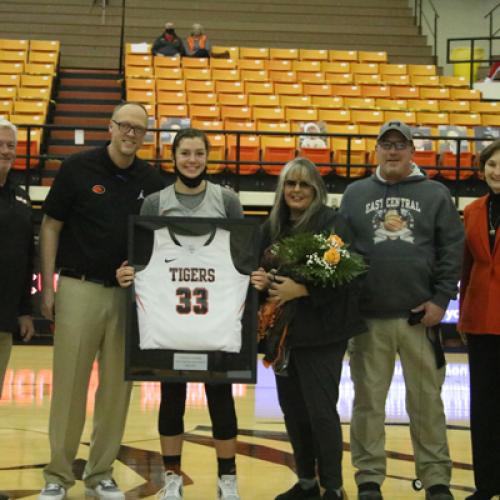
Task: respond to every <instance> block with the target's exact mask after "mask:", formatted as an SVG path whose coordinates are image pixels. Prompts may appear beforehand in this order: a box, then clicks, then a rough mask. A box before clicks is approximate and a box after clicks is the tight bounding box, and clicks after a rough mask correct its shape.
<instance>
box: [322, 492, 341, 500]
mask: <svg viewBox="0 0 500 500" xmlns="http://www.w3.org/2000/svg"><path fill="white" fill-rule="evenodd" d="M343 499H344V494H343V493H342V491H341V492H340V493H337V492H336V491H335V490H326V491H325V492H324V493H323V500H343Z"/></svg>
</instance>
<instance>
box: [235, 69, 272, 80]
mask: <svg viewBox="0 0 500 500" xmlns="http://www.w3.org/2000/svg"><path fill="white" fill-rule="evenodd" d="M240 78H241V81H242V82H267V81H268V80H269V75H268V73H267V71H266V70H263V69H260V70H254V69H244V70H240Z"/></svg>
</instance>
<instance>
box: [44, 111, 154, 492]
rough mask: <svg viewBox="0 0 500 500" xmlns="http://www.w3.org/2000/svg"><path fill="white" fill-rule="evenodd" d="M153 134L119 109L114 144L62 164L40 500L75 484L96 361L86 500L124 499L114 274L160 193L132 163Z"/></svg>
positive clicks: (52, 254) (54, 227)
mask: <svg viewBox="0 0 500 500" xmlns="http://www.w3.org/2000/svg"><path fill="white" fill-rule="evenodd" d="M146 125H147V113H146V110H145V109H144V108H143V107H142V106H141V105H139V104H133V103H125V104H121V105H119V106H118V107H117V108H115V110H114V112H113V115H112V117H111V121H110V125H109V131H110V134H111V142H110V143H109V144H108V145H107V146H105V147H102V148H97V149H93V150H90V151H84V152H82V153H78V154H75V155H73V156H71V157H70V158H68V159H67V160H65V161H64V163H63V164H62V166H61V169H60V171H59V173H58V175H57V177H56V178H55V180H54V184H53V185H52V188H51V190H50V192H49V194H48V196H47V199H46V200H45V205H44V210H45V216H44V218H43V221H42V227H41V231H40V239H41V244H40V248H41V266H42V279H43V290H42V297H41V300H42V303H41V308H42V314H43V315H44V316H45V317H46V318H48V319H54V303H55V334H54V375H53V392H52V402H51V408H50V423H49V438H50V450H51V459H50V463H49V464H48V465H47V466H46V467H45V469H44V476H45V481H46V485H45V488H44V489H43V490H42V491H41V493H40V496H39V500H61V499H63V498H65V496H66V491H67V490H68V488H69V487H71V486H72V485H73V484H74V482H75V478H74V474H73V470H72V462H73V459H74V458H75V456H76V454H77V451H78V447H79V445H80V438H81V434H82V431H83V426H84V423H85V411H86V402H87V389H88V383H89V378H90V373H91V370H92V365H93V363H94V360H95V359H97V361H98V364H99V386H98V388H97V392H96V396H95V408H94V428H93V432H92V439H91V445H90V451H89V459H88V462H87V465H86V467H85V471H84V475H83V479H84V481H85V486H86V494H87V495H90V496H94V497H98V498H101V499H113V500H121V499H124V498H125V496H124V494H123V493H122V492H121V491H120V490H119V489H118V487H117V485H116V483H115V482H114V480H113V479H112V463H113V461H114V460H115V458H116V456H117V454H118V450H119V447H120V442H121V439H122V436H123V430H124V426H125V418H126V414H127V408H128V402H129V397H130V389H131V385H130V384H129V383H127V382H125V381H124V360H125V354H124V350H125V340H124V334H125V317H126V309H125V308H126V292H125V291H124V290H123V289H121V288H120V287H119V286H118V284H117V283H116V281H115V270H116V269H117V268H118V267H119V266H120V264H121V263H122V262H123V261H124V260H125V259H126V249H127V244H126V239H127V219H128V216H129V214H137V213H139V209H140V207H141V204H142V201H143V199H144V197H145V196H146V195H148V194H149V193H153V192H155V191H158V190H159V189H161V188H162V186H163V182H162V180H161V177H160V175H159V174H158V172H156V171H155V170H154V169H152V168H151V167H150V166H149V165H148V164H147V163H145V162H144V161H142V160H139V159H138V158H137V157H136V155H135V154H136V152H137V150H138V149H139V148H140V147H141V145H142V142H143V139H144V133H145V131H146ZM56 268H57V269H60V278H59V281H58V290H57V294H55V293H54V286H53V275H54V271H55V270H56Z"/></svg>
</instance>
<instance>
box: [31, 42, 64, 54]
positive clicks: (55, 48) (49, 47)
mask: <svg viewBox="0 0 500 500" xmlns="http://www.w3.org/2000/svg"><path fill="white" fill-rule="evenodd" d="M29 45H30V51H35V52H60V51H61V42H60V41H59V40H31V41H30V44H29Z"/></svg>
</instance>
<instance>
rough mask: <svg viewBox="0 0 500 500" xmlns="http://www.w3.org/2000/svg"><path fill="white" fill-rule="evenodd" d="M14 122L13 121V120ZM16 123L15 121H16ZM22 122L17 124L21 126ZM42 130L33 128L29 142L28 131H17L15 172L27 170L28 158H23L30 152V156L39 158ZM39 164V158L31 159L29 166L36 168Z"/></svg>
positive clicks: (20, 129)
mask: <svg viewBox="0 0 500 500" xmlns="http://www.w3.org/2000/svg"><path fill="white" fill-rule="evenodd" d="M11 121H12V120H11ZM14 121H15V119H14ZM14 121H12V123H14ZM19 124H20V122H18V123H17V125H19ZM41 135H42V133H41V129H38V128H32V129H30V134H29V141H28V130H27V129H22V128H19V129H18V131H17V147H16V160H15V162H14V166H13V168H14V169H15V170H25V169H26V166H27V164H28V161H27V158H22V156H27V154H28V151H29V154H30V156H31V155H34V156H37V155H39V154H40V142H41ZM38 163H39V159H38V158H30V162H29V166H30V168H33V167H36V166H37V165H38Z"/></svg>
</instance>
